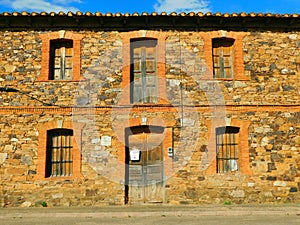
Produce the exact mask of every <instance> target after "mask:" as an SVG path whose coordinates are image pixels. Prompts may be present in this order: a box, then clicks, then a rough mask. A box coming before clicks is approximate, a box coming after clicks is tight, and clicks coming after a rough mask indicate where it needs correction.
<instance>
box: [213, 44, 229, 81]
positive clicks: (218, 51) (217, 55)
mask: <svg viewBox="0 0 300 225" xmlns="http://www.w3.org/2000/svg"><path fill="white" fill-rule="evenodd" d="M212 47H213V49H212V55H213V70H214V71H213V72H214V77H215V78H233V77H234V73H233V71H234V39H232V38H214V39H213V40H212Z"/></svg>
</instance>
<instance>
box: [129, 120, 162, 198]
mask: <svg viewBox="0 0 300 225" xmlns="http://www.w3.org/2000/svg"><path fill="white" fill-rule="evenodd" d="M164 131H165V128H164V127H161V126H152V125H140V126H133V127H128V128H125V193H124V194H125V198H124V203H125V204H128V203H129V159H130V156H129V136H130V135H134V134H140V133H155V134H160V133H161V134H163V133H164ZM162 164H163V165H164V148H163V149H162ZM163 168H164V166H163ZM162 176H163V178H164V169H163V171H162ZM163 180H164V179H163ZM162 185H163V188H164V181H163V184H162ZM164 198H165V197H164V194H163V202H164Z"/></svg>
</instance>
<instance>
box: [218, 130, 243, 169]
mask: <svg viewBox="0 0 300 225" xmlns="http://www.w3.org/2000/svg"><path fill="white" fill-rule="evenodd" d="M239 131H240V128H239V127H232V126H226V127H219V128H216V148H217V153H216V155H217V173H227V172H232V171H238V170H239V167H240V165H239Z"/></svg>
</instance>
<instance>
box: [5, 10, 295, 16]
mask: <svg viewBox="0 0 300 225" xmlns="http://www.w3.org/2000/svg"><path fill="white" fill-rule="evenodd" d="M0 16H8V17H9V16H69V17H72V16H95V17H135V16H141V17H142V16H167V17H172V16H177V17H225V18H226V17H276V18H285V17H290V18H297V17H300V14H297V13H293V14H287V13H286V14H274V13H254V12H251V13H245V12H241V13H219V12H216V13H211V12H207V13H202V12H197V13H195V12H188V13H186V12H180V13H176V12H172V13H166V12H162V13H157V12H152V13H147V12H143V13H137V12H135V13H131V14H130V13H111V12H107V13H100V12H95V13H91V12H85V13H83V12H80V11H78V12H58V13H56V12H49V13H48V12H40V13H37V12H31V13H30V12H25V11H24V12H3V13H0Z"/></svg>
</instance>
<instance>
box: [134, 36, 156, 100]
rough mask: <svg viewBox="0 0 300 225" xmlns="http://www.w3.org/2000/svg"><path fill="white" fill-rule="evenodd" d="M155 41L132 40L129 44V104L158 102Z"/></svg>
mask: <svg viewBox="0 0 300 225" xmlns="http://www.w3.org/2000/svg"><path fill="white" fill-rule="evenodd" d="M156 46H157V40H156V39H133V40H131V42H130V61H131V63H130V65H131V66H130V83H131V91H130V92H131V94H130V101H131V103H156V102H157V101H158V76H157V56H156V51H157V50H156Z"/></svg>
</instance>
